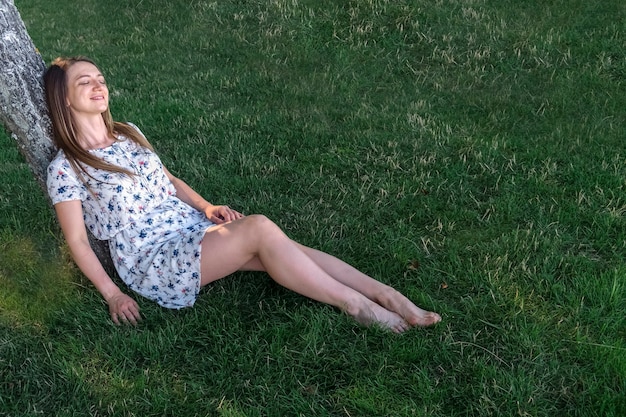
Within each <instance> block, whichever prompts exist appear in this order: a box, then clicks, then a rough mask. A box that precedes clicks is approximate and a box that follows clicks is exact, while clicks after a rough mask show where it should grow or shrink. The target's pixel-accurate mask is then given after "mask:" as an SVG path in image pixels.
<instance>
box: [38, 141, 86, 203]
mask: <svg viewBox="0 0 626 417" xmlns="http://www.w3.org/2000/svg"><path fill="white" fill-rule="evenodd" d="M46 186H47V188H48V195H49V196H50V199H51V200H52V204H53V205H54V204H57V203H60V202H63V201H71V200H81V201H84V200H85V197H86V196H87V195H86V194H87V190H86V187H85V185H84V184H83V183H82V182H81V181H80V179H79V178H78V177H77V175H76V173H75V172H74V170H73V169H72V167H71V166H70V164H69V162H68V161H67V159H66V158H65V156H64V154H63V152H62V151H61V152H59V154H58V155H57V156H56V157H55V158H54V159H53V160H52V162H50V165H48V177H47V180H46Z"/></svg>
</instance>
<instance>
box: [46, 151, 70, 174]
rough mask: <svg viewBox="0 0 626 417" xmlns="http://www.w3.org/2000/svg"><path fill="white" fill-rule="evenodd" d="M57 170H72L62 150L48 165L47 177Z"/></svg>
mask: <svg viewBox="0 0 626 417" xmlns="http://www.w3.org/2000/svg"><path fill="white" fill-rule="evenodd" d="M59 169H61V170H63V171H67V170H70V171H71V170H72V167H71V166H70V162H69V160H68V159H67V156H65V152H63V150H62V149H61V150H59V151H58V152H57V154H56V155H55V156H54V158H52V161H50V163H49V164H48V177H49V176H50V174H51V173H53V172H56V171H58V170H59Z"/></svg>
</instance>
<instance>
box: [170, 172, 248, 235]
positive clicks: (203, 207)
mask: <svg viewBox="0 0 626 417" xmlns="http://www.w3.org/2000/svg"><path fill="white" fill-rule="evenodd" d="M163 170H164V171H165V174H166V175H167V177H168V178H169V180H170V181H171V182H172V184H173V185H174V188H176V197H178V198H179V199H180V200H182V201H184V202H185V203H187V204H189V205H190V206H191V207H193V208H195V209H196V210H198V211H201V212H202V213H204V214H205V215H206V216H207V218H208V219H209V220H210V221H212V222H213V223H215V224H221V223H226V222H230V221H233V220H237V219H240V218H242V217H243V214H241V213H239V212H238V211H236V210H233V209H231V208H230V207H228V206H215V205H213V204H211V203H209V202H208V201H206V200H205V199H204V198H203V197H202V196H201V195H200V194H198V193H197V192H196V191H194V190H193V189H192V188H191V187H190V186H189V185H187V183H185V181H183V180H181V179H180V178H178V177H175V176H174V175H172V173H171V172H169V171H168V170H167V168H165V167H163Z"/></svg>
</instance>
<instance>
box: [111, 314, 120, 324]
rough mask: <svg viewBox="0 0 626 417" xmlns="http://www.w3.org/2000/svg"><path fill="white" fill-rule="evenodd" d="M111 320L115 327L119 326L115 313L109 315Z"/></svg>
mask: <svg viewBox="0 0 626 417" xmlns="http://www.w3.org/2000/svg"><path fill="white" fill-rule="evenodd" d="M111 320H113V323H115V324H116V325H118V326H119V325H120V320H119V319H118V318H117V313H111Z"/></svg>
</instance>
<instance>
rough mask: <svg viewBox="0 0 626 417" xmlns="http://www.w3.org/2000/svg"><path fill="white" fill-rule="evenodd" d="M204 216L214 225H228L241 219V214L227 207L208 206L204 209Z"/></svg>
mask: <svg viewBox="0 0 626 417" xmlns="http://www.w3.org/2000/svg"><path fill="white" fill-rule="evenodd" d="M204 214H205V215H206V216H207V218H208V219H209V220H211V221H212V222H213V223H215V224H222V223H228V222H232V221H233V220H237V219H241V218H242V217H243V214H241V213H239V212H238V211H237V210H233V209H231V208H230V207H228V206H209V207H207V208H206V209H204Z"/></svg>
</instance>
